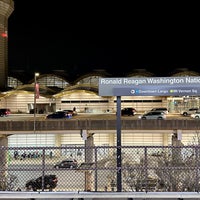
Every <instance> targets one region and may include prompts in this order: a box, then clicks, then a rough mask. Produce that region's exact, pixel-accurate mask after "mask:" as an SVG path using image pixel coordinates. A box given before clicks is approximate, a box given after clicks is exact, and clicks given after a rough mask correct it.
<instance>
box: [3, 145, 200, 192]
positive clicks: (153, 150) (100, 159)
mask: <svg viewBox="0 0 200 200" xmlns="http://www.w3.org/2000/svg"><path fill="white" fill-rule="evenodd" d="M117 148H121V155H120V156H121V160H122V165H121V169H120V173H121V177H122V180H121V181H120V182H121V184H122V187H121V188H122V191H118V192H146V193H147V192H164V193H166V192H184V193H185V192H186V193H187V192H188V193H190V192H199V190H200V174H199V172H200V159H199V158H200V147H199V146H182V147H172V146H170V147H164V146H121V147H116V146H112V147H111V146H103V147H102V146H95V147H70V146H65V147H18V148H17V147H1V151H0V160H1V163H0V190H1V191H4V192H5V191H9V192H16V191H20V192H32V191H33V188H31V187H29V188H27V187H26V184H27V183H28V181H30V180H31V179H33V180H35V179H36V178H38V177H41V183H40V184H41V188H39V189H37V191H41V192H45V191H49V190H50V191H51V190H52V191H56V192H104V193H107V192H108V193H110V192H115V191H117V184H118V182H117V173H119V169H118V168H117V163H116V160H117V159H116V157H117ZM68 158H70V159H75V160H77V162H78V166H77V167H75V168H73V167H69V168H62V167H61V168H55V165H56V163H58V162H60V161H62V160H65V159H68ZM49 174H52V175H56V177H57V180H58V181H57V184H56V186H55V187H53V188H51V187H50V186H49V187H46V185H48V184H49V183H46V182H45V175H49ZM33 180H32V181H33ZM50 181H52V180H50Z"/></svg>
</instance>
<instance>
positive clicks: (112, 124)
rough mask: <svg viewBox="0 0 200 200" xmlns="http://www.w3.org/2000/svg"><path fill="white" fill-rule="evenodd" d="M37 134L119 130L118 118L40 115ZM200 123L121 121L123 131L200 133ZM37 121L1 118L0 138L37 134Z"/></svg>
mask: <svg viewBox="0 0 200 200" xmlns="http://www.w3.org/2000/svg"><path fill="white" fill-rule="evenodd" d="M35 125H36V130H37V131H39V132H40V133H41V132H43V131H45V132H46V131H64V130H81V129H83V130H84V129H85V130H116V126H117V123H116V116H115V115H114V114H99V115H98V114H97V115H79V116H75V117H73V118H71V119H51V120H50V119H48V120H46V119H45V116H44V115H38V116H37V117H36V121H35ZM199 128H200V120H198V119H191V118H190V117H182V116H180V114H179V115H171V116H168V118H167V119H166V120H140V119H138V116H132V117H121V129H122V130H174V129H181V130H198V129H199ZM33 130H34V119H33V116H32V115H18V116H9V117H6V118H0V134H13V133H17V132H18V131H19V132H29V133H33Z"/></svg>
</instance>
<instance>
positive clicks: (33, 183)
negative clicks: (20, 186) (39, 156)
mask: <svg viewBox="0 0 200 200" xmlns="http://www.w3.org/2000/svg"><path fill="white" fill-rule="evenodd" d="M43 178H44V179H43ZM43 181H44V186H43ZM57 182H58V179H57V177H56V175H54V174H50V175H45V176H44V177H42V176H40V177H38V178H36V179H31V180H29V181H27V182H26V189H27V190H33V191H37V190H42V189H48V190H49V191H52V190H53V189H54V188H56V186H57ZM42 186H43V187H44V188H42Z"/></svg>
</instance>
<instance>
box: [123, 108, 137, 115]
mask: <svg viewBox="0 0 200 200" xmlns="http://www.w3.org/2000/svg"><path fill="white" fill-rule="evenodd" d="M135 114H136V109H135V108H123V109H122V110H121V115H122V116H124V115H128V116H131V115H132V116H134V115H135Z"/></svg>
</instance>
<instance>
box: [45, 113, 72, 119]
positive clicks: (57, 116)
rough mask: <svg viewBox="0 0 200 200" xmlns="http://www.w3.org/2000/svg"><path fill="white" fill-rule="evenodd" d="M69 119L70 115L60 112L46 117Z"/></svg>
mask: <svg viewBox="0 0 200 200" xmlns="http://www.w3.org/2000/svg"><path fill="white" fill-rule="evenodd" d="M65 118H69V115H68V113H66V112H65V111H58V112H54V113H52V114H49V115H47V116H46V119H65Z"/></svg>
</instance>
